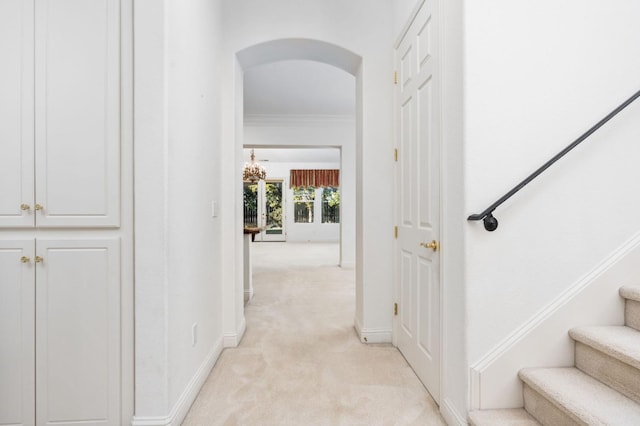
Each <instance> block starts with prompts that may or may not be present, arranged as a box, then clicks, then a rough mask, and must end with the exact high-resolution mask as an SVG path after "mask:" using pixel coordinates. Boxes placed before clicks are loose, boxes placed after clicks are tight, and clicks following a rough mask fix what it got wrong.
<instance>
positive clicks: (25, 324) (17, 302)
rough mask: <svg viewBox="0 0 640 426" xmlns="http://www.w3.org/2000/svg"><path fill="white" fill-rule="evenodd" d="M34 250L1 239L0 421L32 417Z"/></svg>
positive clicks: (24, 422) (25, 243)
mask: <svg viewBox="0 0 640 426" xmlns="http://www.w3.org/2000/svg"><path fill="white" fill-rule="evenodd" d="M0 4H1V3H0ZM33 253H34V241H33V240H32V239H31V240H5V239H2V240H0V337H1V338H2V340H1V341H0V425H33V424H34V419H35V410H34V406H35V382H34V381H35V370H34V363H35V359H34V355H35V353H34V349H35V340H34V339H35V336H34V329H35V328H34V315H35V314H34V312H35V303H34V286H35V274H34V265H35V264H34V262H33Z"/></svg>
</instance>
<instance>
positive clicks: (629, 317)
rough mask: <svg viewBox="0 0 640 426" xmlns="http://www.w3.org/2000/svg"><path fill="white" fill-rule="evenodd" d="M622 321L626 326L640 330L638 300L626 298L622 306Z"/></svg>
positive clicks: (639, 305)
mask: <svg viewBox="0 0 640 426" xmlns="http://www.w3.org/2000/svg"><path fill="white" fill-rule="evenodd" d="M624 322H625V325H626V326H627V327H631V328H635V329H636V330H640V302H637V301H635V300H629V299H627V301H626V303H625V307H624Z"/></svg>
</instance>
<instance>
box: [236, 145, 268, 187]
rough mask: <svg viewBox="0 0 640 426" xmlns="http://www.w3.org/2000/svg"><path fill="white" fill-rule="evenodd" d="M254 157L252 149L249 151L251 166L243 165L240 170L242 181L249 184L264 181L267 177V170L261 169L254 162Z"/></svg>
mask: <svg viewBox="0 0 640 426" xmlns="http://www.w3.org/2000/svg"><path fill="white" fill-rule="evenodd" d="M255 158H256V156H255V155H254V153H253V149H252V150H251V164H249V163H244V167H243V168H242V180H245V181H249V182H257V181H259V180H264V179H265V178H266V177H267V170H266V169H265V168H264V167H262V166H261V165H260V164H259V163H256V162H255Z"/></svg>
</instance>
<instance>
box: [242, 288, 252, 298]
mask: <svg viewBox="0 0 640 426" xmlns="http://www.w3.org/2000/svg"><path fill="white" fill-rule="evenodd" d="M251 299H253V288H245V289H244V300H247V301H249V300H251Z"/></svg>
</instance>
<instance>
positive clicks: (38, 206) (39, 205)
mask: <svg viewBox="0 0 640 426" xmlns="http://www.w3.org/2000/svg"><path fill="white" fill-rule="evenodd" d="M34 208H35V209H36V210H44V206H43V205H42V204H37V203H36V205H35V206H34Z"/></svg>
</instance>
